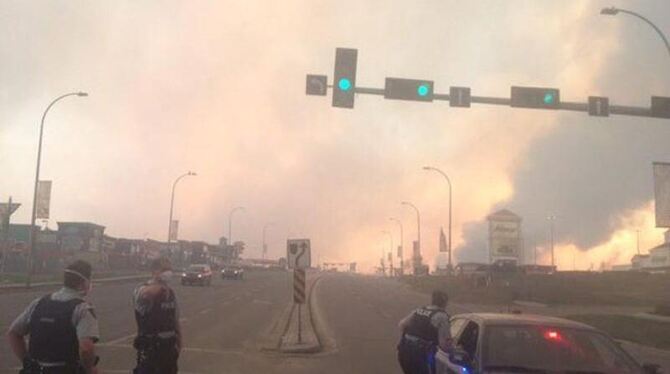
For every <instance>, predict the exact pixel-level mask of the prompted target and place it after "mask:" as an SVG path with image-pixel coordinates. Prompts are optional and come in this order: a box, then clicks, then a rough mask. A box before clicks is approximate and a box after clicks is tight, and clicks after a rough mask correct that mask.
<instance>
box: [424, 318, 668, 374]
mask: <svg viewBox="0 0 670 374" xmlns="http://www.w3.org/2000/svg"><path fill="white" fill-rule="evenodd" d="M451 334H452V337H453V339H454V348H453V349H452V350H450V352H449V353H446V352H444V351H442V350H440V349H438V352H437V354H436V357H435V362H436V369H437V373H438V374H447V373H449V374H471V373H568V374H586V373H589V374H593V373H598V374H624V373H626V374H659V373H660V367H659V366H658V365H652V364H645V365H640V364H639V363H637V362H636V361H635V360H634V359H633V358H632V357H631V356H630V355H629V354H628V353H626V352H625V351H624V350H623V349H622V348H621V347H620V346H619V345H618V344H617V343H616V342H614V341H613V340H612V339H611V338H610V337H608V336H607V335H605V334H604V333H602V332H600V331H598V330H596V329H595V328H593V327H591V326H588V325H585V324H582V323H578V322H574V321H569V320H566V319H561V318H553V317H545V316H536V315H523V314H487V313H473V314H462V315H457V316H454V317H453V318H452V320H451Z"/></svg>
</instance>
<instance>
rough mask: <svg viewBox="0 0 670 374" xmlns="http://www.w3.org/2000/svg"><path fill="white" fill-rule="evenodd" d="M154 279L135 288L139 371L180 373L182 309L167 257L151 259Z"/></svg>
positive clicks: (154, 373) (136, 345) (167, 373)
mask: <svg viewBox="0 0 670 374" xmlns="http://www.w3.org/2000/svg"><path fill="white" fill-rule="evenodd" d="M151 272H152V279H151V280H149V281H148V282H146V283H144V284H141V285H140V286H138V287H137V288H136V289H135V292H134V295H133V303H134V306H135V320H136V321H137V337H136V338H135V343H134V346H135V349H136V350H137V367H136V368H135V371H134V373H136V374H173V373H177V360H178V358H179V353H180V351H181V346H182V345H181V328H180V326H179V309H178V308H177V299H176V297H175V294H174V291H173V290H172V289H171V288H170V286H169V285H168V282H169V280H170V278H171V277H172V265H171V264H170V261H169V260H168V259H167V258H159V259H156V260H153V261H152V262H151Z"/></svg>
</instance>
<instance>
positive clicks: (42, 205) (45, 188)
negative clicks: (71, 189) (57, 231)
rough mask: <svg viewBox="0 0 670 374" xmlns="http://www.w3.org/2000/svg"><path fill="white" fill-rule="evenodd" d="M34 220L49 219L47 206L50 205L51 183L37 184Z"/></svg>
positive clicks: (40, 182) (42, 182) (41, 182)
mask: <svg viewBox="0 0 670 374" xmlns="http://www.w3.org/2000/svg"><path fill="white" fill-rule="evenodd" d="M35 203H36V207H35V218H36V219H49V206H50V204H51V181H39V182H38V183H37V196H36V200H35Z"/></svg>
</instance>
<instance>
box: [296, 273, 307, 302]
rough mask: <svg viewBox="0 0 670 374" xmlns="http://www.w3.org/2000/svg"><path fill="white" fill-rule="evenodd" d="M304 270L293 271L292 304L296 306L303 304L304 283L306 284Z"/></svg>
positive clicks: (304, 295) (304, 296)
mask: <svg viewBox="0 0 670 374" xmlns="http://www.w3.org/2000/svg"><path fill="white" fill-rule="evenodd" d="M306 278H307V276H306V274H305V269H295V270H293V302H294V303H296V304H304V303H305V298H306V294H307V293H306V292H305V288H306V287H305V283H306Z"/></svg>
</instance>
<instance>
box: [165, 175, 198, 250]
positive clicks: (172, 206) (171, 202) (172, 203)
mask: <svg viewBox="0 0 670 374" xmlns="http://www.w3.org/2000/svg"><path fill="white" fill-rule="evenodd" d="M196 175H198V174H196V173H194V172H192V171H190V170H189V171H188V172H187V173H184V174H182V175H180V176H178V177H177V179H175V180H174V182H173V183H172V197H171V198H170V221H169V222H168V237H167V247H168V253H169V254H170V255H171V254H172V250H171V248H170V247H171V246H170V243H172V212H173V210H174V192H175V188H176V187H177V183H178V182H179V181H180V180H182V178H185V177H190V176H196Z"/></svg>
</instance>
